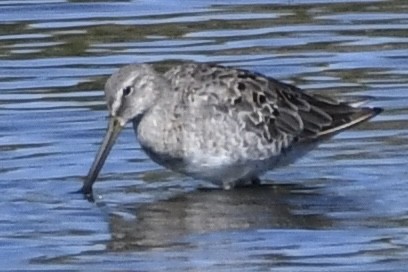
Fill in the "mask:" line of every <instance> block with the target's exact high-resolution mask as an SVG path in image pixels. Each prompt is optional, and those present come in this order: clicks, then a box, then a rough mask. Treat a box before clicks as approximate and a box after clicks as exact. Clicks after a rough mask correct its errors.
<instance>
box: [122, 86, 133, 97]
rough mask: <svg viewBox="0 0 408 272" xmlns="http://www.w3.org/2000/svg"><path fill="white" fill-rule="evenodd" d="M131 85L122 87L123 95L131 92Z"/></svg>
mask: <svg viewBox="0 0 408 272" xmlns="http://www.w3.org/2000/svg"><path fill="white" fill-rule="evenodd" d="M132 89H133V88H132V87H131V86H127V87H125V88H123V90H122V91H123V96H128V95H129V94H130V93H131V92H132Z"/></svg>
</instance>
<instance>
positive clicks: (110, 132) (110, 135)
mask: <svg viewBox="0 0 408 272" xmlns="http://www.w3.org/2000/svg"><path fill="white" fill-rule="evenodd" d="M122 128H123V127H122V126H121V124H120V122H119V121H118V120H117V119H116V118H114V117H110V119H109V124H108V129H107V131H106V134H105V138H104V139H103V142H102V144H101V147H100V148H99V151H98V153H97V155H96V157H95V160H94V162H93V164H92V166H91V169H89V172H88V176H87V177H86V179H85V181H84V184H83V186H82V189H81V192H82V193H83V194H85V195H92V185H93V184H94V182H95V180H96V178H97V177H98V174H99V172H100V171H101V169H102V167H103V164H104V163H105V160H106V157H108V155H109V152H110V151H111V149H112V147H113V144H114V143H115V140H116V138H117V137H118V135H119V134H120V132H121V131H122Z"/></svg>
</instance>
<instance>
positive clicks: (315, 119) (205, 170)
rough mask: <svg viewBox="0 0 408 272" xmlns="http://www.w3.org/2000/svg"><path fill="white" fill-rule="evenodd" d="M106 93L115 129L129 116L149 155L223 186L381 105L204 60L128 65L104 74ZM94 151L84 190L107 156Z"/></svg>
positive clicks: (296, 153)
mask: <svg viewBox="0 0 408 272" xmlns="http://www.w3.org/2000/svg"><path fill="white" fill-rule="evenodd" d="M105 95H106V100H107V104H108V109H109V111H110V115H111V119H112V120H114V121H112V122H116V126H117V127H118V130H120V128H121V127H123V126H124V125H125V124H126V123H127V122H128V121H132V122H133V127H134V129H135V132H136V134H137V136H138V139H139V142H140V144H141V146H142V148H143V149H144V150H145V151H146V153H147V154H148V155H149V156H150V157H151V158H152V159H153V160H154V161H156V162H157V163H159V164H161V165H163V166H165V167H168V168H170V169H172V170H174V171H178V172H181V173H184V174H187V175H190V176H193V177H196V178H200V179H206V180H209V181H212V182H215V183H218V184H221V185H223V186H224V188H230V187H233V186H234V185H235V184H236V183H239V182H247V181H251V180H258V177H259V175H261V174H263V173H264V172H265V171H267V170H270V169H273V168H274V167H277V166H281V165H285V164H288V163H290V162H292V161H294V160H295V159H296V158H298V157H300V156H302V155H303V154H304V153H306V152H307V151H309V150H310V149H312V148H314V147H315V146H316V145H317V144H318V143H319V142H321V141H322V140H323V139H327V138H329V137H330V136H332V135H334V134H336V133H337V132H339V131H341V130H343V129H346V128H349V127H351V126H353V125H356V124H358V123H361V122H363V121H365V120H368V119H370V118H371V117H373V116H375V115H376V114H378V113H379V112H381V109H379V108H368V107H360V108H358V107H354V106H352V105H350V104H348V103H345V102H339V101H337V100H335V99H332V98H327V97H323V96H317V95H311V94H307V93H305V92H303V91H302V90H300V89H298V88H296V87H295V86H292V85H289V84H285V83H282V82H279V81H277V80H275V79H273V78H270V77H266V76H263V75H261V74H258V73H254V72H250V71H246V70H241V69H235V68H230V67H224V66H219V65H213V64H204V63H184V64H180V65H176V66H174V67H172V68H171V69H170V70H168V71H167V72H165V73H164V74H160V73H158V72H156V71H155V70H154V69H153V67H152V66H151V65H148V64H140V65H139V64H133V65H128V66H125V67H123V68H121V69H120V70H119V71H117V72H116V73H114V74H113V75H112V76H111V77H110V78H109V79H108V81H107V83H106V86H105ZM112 124H113V123H112ZM112 126H113V125H112ZM108 132H109V129H108ZM117 134H118V133H117ZM117 134H115V135H117ZM114 138H116V136H115V137H114ZM105 140H106V138H105ZM113 142H114V139H113V141H112V143H110V144H109V148H108V151H107V153H109V150H110V146H111V145H112V144H113ZM104 143H105V141H104ZM101 152H102V151H100V152H99V153H100V154H98V156H97V158H96V159H95V163H94V165H93V167H92V168H91V170H90V172H89V175H88V179H87V180H86V181H85V183H84V187H83V191H84V192H85V193H89V192H91V191H92V184H93V182H94V180H95V179H96V177H97V175H98V172H99V170H100V168H101V167H102V165H103V161H104V160H105V158H106V156H107V154H103V156H102V155H101ZM102 153H103V152H102ZM100 155H101V156H100ZM98 157H99V159H98ZM101 158H102V159H101ZM98 161H99V162H98ZM100 161H102V162H100ZM96 165H98V166H96Z"/></svg>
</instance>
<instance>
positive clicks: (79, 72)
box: [0, 0, 408, 271]
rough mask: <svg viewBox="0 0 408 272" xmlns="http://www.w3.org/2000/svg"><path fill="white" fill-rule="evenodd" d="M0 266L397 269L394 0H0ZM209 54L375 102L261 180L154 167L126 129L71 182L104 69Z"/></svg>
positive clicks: (401, 7)
mask: <svg viewBox="0 0 408 272" xmlns="http://www.w3.org/2000/svg"><path fill="white" fill-rule="evenodd" d="M0 22H1V24H2V26H1V28H0V116H1V119H0V184H1V188H2V194H1V195H0V214H1V215H2V216H1V219H0V244H1V249H0V267H1V270H3V271H7V270H25V271H27V270H40V271H44V270H52V271H54V270H65V271H70V270H91V269H92V270H101V269H104V270H112V271H113V270H114V271H130V270H136V271H163V270H168V271H266V270H273V271H404V270H406V268H405V267H406V265H407V264H408V261H407V259H408V239H407V237H408V236H407V235H408V198H407V197H406V195H407V192H408V182H407V181H408V171H407V163H408V159H407V147H408V121H407V120H408V106H407V105H408V92H407V91H408V57H407V56H408V38H407V37H408V27H407V26H408V3H406V1H405V0H389V1H362V0H360V1H340V0H339V1H320V0H311V1H309V0H307V1H306V0H301V1H300V0H288V1H277V0H275V1H265V0H257V1H251V4H248V2H244V1H241V0H235V1H226V0H225V1H164V0H161V1H97V2H93V1H79V0H78V1H64V0H49V1H36V0H30V1H1V2H0ZM174 60H195V61H210V62H218V63H221V64H224V65H232V66H238V67H242V68H245V69H250V70H254V71H258V72H261V73H265V74H267V75H269V76H273V77H275V78H278V79H281V80H284V81H285V82H288V83H293V84H296V85H298V86H300V87H302V88H305V89H308V90H312V91H318V92H322V93H330V94H333V95H338V96H345V97H352V96H367V97H368V98H370V99H371V102H370V103H369V104H370V105H371V106H381V107H384V108H385V112H384V113H383V114H382V115H380V116H378V117H376V118H375V119H374V120H372V121H371V122H369V123H366V124H363V125H362V126H359V127H357V128H354V129H352V130H349V131H347V132H344V133H342V134H340V135H338V136H337V137H335V138H334V139H333V140H331V141H329V142H327V143H324V144H322V145H321V146H320V148H319V149H318V150H316V151H314V152H312V153H310V154H309V155H308V156H307V157H305V158H303V159H301V160H299V161H298V162H297V163H296V164H293V165H291V166H290V167H287V168H284V169H280V170H279V171H274V172H269V173H267V174H266V176H265V177H264V182H265V183H266V184H267V185H265V186H262V187H260V188H240V189H237V190H232V191H222V190H215V189H200V188H202V187H208V186H206V184H205V183H204V184H203V182H200V181H197V180H193V179H191V178H186V177H183V176H180V175H177V174H174V173H171V172H169V171H166V170H164V169H162V168H161V167H159V166H157V165H155V164H154V163H153V162H151V161H150V160H149V159H148V158H147V157H146V155H145V154H144V153H143V152H142V151H141V150H140V149H139V145H138V144H137V141H136V140H135V137H134V135H133V132H132V129H131V128H129V129H127V130H125V132H124V133H123V134H122V135H121V137H120V138H119V140H118V142H117V144H116V146H115V148H114V149H113V152H112V153H111V155H110V157H109V159H108V161H107V163H106V165H105V167H104V169H103V171H102V173H101V176H100V178H99V180H98V182H97V183H96V187H95V190H96V193H97V195H98V196H97V201H96V203H88V202H87V201H85V200H83V199H82V197H81V196H80V195H76V194H70V192H72V191H75V190H77V189H79V188H80V186H81V182H82V178H83V176H84V175H85V174H86V173H87V171H88V168H89V167H90V164H91V162H92V160H93V158H94V155H95V152H96V150H97V148H98V145H99V143H100V141H101V139H102V136H103V133H104V130H105V126H106V120H105V119H106V115H107V112H106V110H105V104H104V100H103V93H102V88H103V84H104V81H105V80H106V78H107V76H108V75H109V74H111V73H112V72H113V71H114V70H115V69H117V68H118V67H120V66H121V65H124V64H127V63H131V62H157V63H158V66H159V67H165V66H166V65H169V64H170V65H171V64H172V63H173V61H174Z"/></svg>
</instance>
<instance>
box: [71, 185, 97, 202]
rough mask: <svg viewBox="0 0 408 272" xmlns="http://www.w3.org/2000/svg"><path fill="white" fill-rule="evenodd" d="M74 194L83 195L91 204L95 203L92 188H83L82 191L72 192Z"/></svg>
mask: <svg viewBox="0 0 408 272" xmlns="http://www.w3.org/2000/svg"><path fill="white" fill-rule="evenodd" d="M72 193H73V194H82V195H83V196H84V198H85V199H86V200H88V201H89V202H94V201H95V199H94V197H93V192H92V188H89V187H86V186H82V187H81V189H79V190H77V191H74V192H72Z"/></svg>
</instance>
